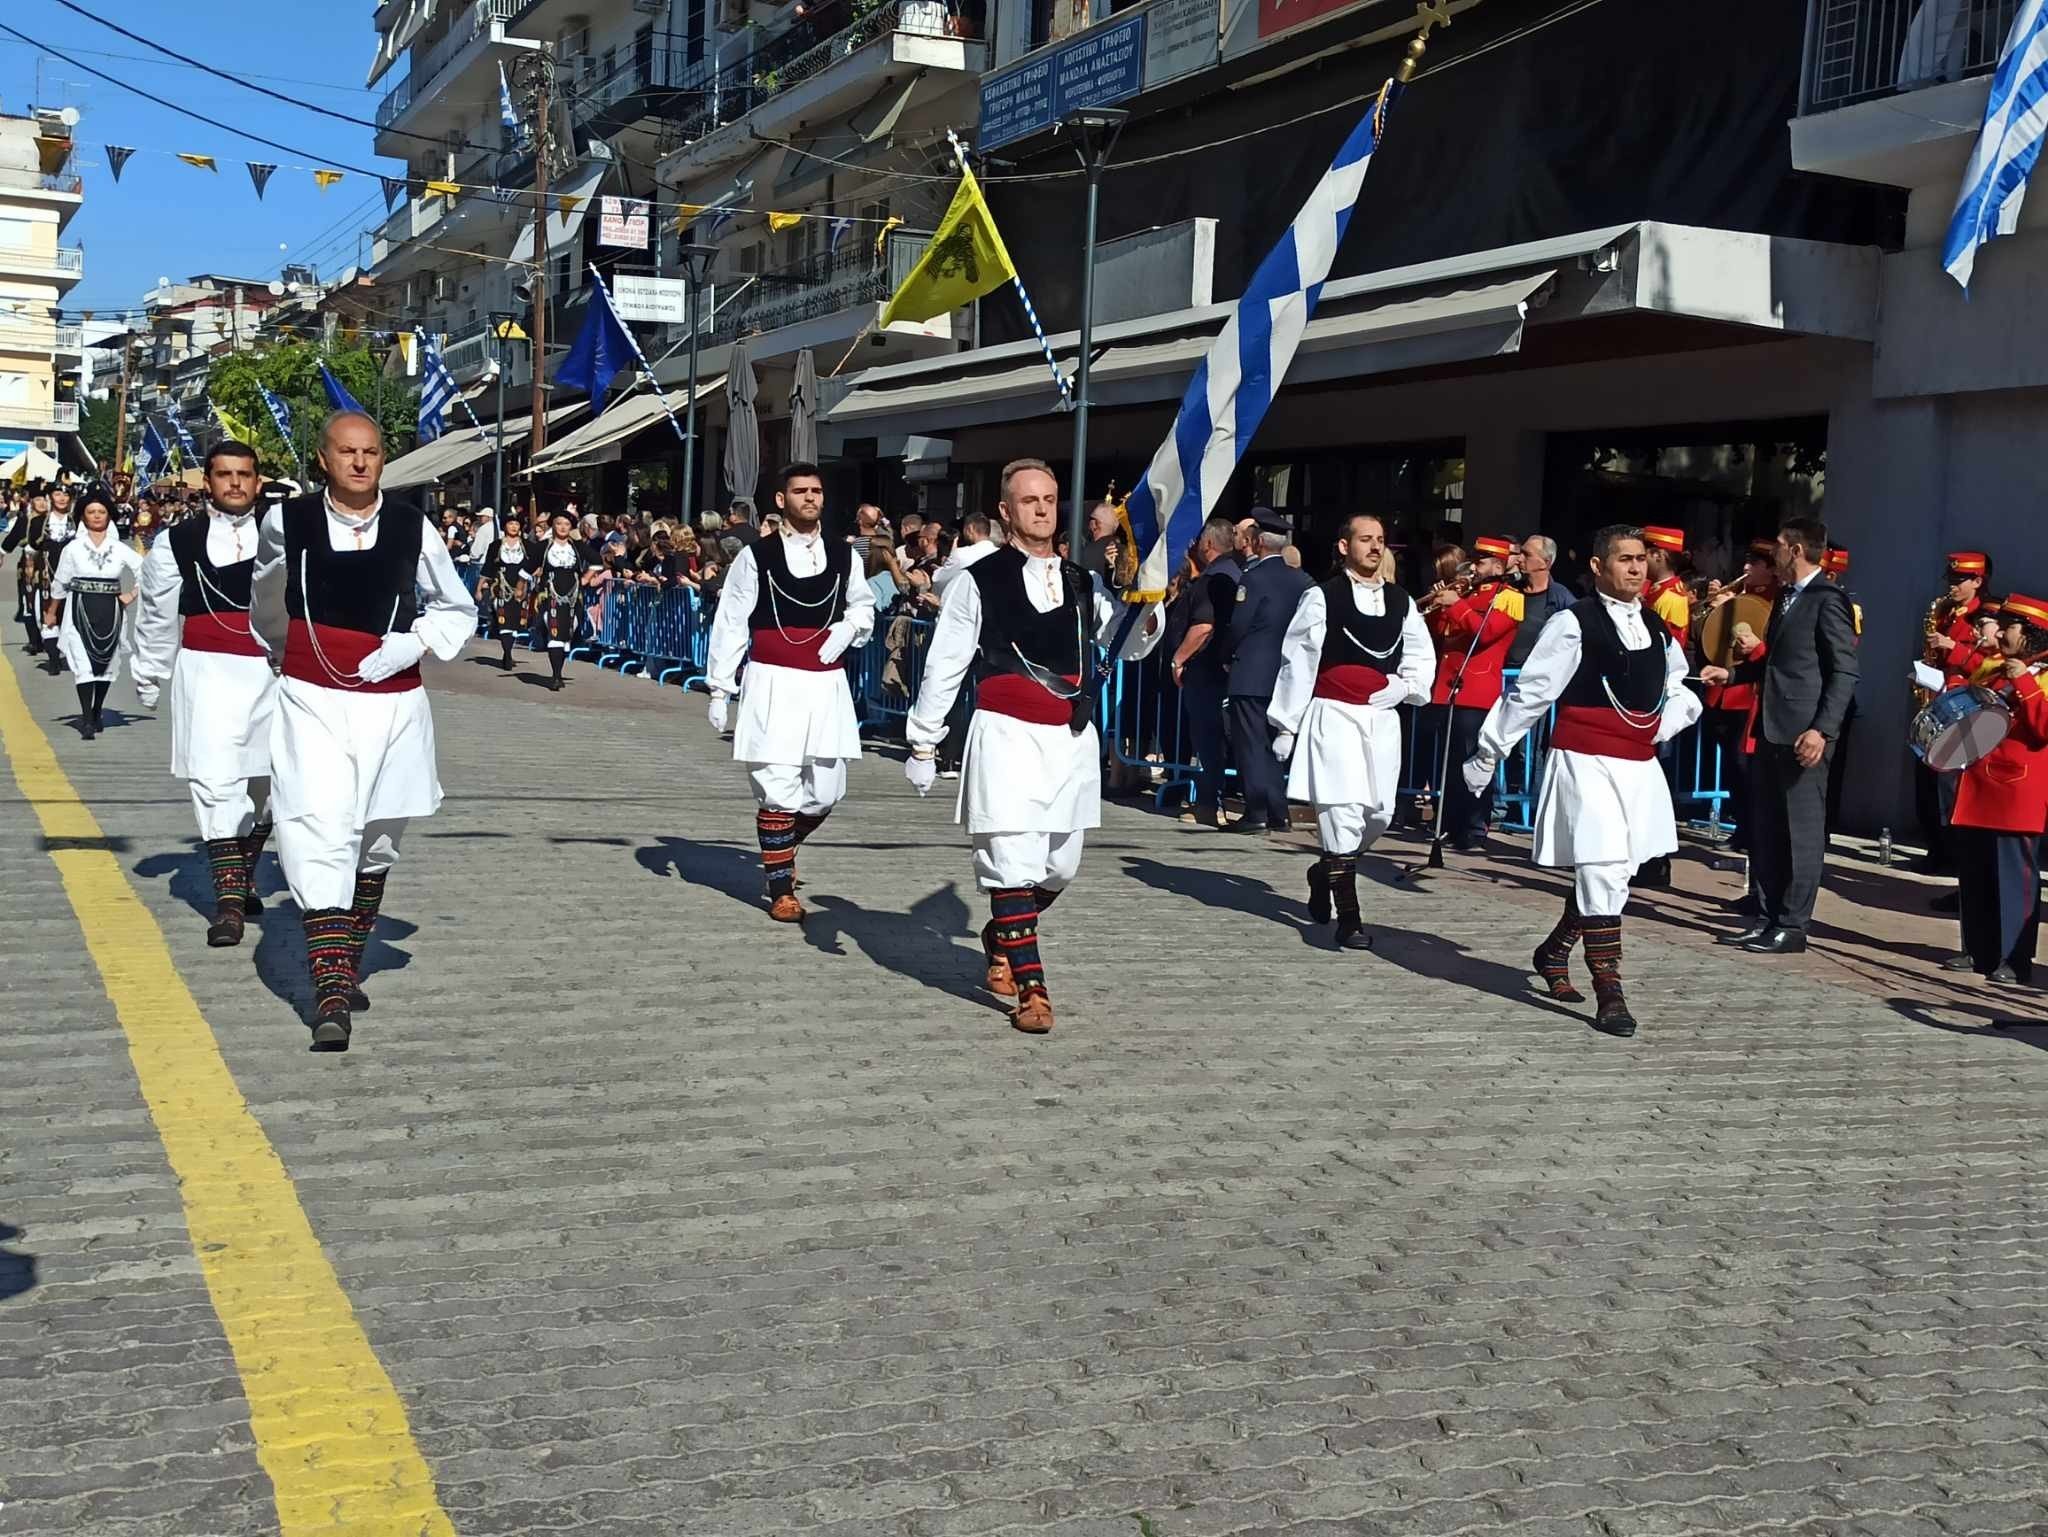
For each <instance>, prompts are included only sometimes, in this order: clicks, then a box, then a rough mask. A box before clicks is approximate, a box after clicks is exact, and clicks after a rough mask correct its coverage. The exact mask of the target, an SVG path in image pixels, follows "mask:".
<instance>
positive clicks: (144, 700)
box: [135, 678, 158, 710]
mask: <svg viewBox="0 0 2048 1537" xmlns="http://www.w3.org/2000/svg"><path fill="white" fill-rule="evenodd" d="M157 688H158V685H157V684H154V683H144V682H143V681H142V680H141V679H140V678H138V679H136V680H135V702H136V703H137V704H139V705H141V706H142V708H143V709H145V710H154V709H155V708H156V699H157Z"/></svg>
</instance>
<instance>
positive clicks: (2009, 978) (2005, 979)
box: [1984, 965, 2020, 987]
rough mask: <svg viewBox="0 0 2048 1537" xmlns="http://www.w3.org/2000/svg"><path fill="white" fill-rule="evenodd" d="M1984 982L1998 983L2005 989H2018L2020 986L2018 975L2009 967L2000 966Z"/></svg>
mask: <svg viewBox="0 0 2048 1537" xmlns="http://www.w3.org/2000/svg"><path fill="white" fill-rule="evenodd" d="M1984 980H1985V981H1987V982H2000V983H2003V984H2004V985H2005V986H2007V987H2018V986H2019V985H2020V979H2019V975H2018V973H2016V972H2015V971H2014V970H2013V969H2012V967H2011V966H2010V965H2004V966H2000V967H1999V968H1998V969H1997V970H1996V971H1994V972H1992V973H1991V975H1990V976H1988V977H1986V978H1985V979H1984Z"/></svg>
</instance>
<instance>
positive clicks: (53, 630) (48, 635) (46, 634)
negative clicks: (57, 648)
mask: <svg viewBox="0 0 2048 1537" xmlns="http://www.w3.org/2000/svg"><path fill="white" fill-rule="evenodd" d="M56 638H57V627H56V626H55V625H54V624H46V625H44V626H43V639H44V640H55V639H56Z"/></svg>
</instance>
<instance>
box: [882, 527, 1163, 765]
mask: <svg viewBox="0 0 2048 1537" xmlns="http://www.w3.org/2000/svg"><path fill="white" fill-rule="evenodd" d="M1092 580H1093V583H1094V588H1095V591H1094V594H1093V596H1094V602H1093V605H1092V608H1093V614H1092V617H1093V619H1094V622H1095V640H1096V644H1098V645H1103V646H1106V645H1108V644H1109V643H1110V641H1111V639H1112V638H1113V637H1114V635H1115V632H1116V629H1117V626H1118V625H1119V624H1120V623H1121V622H1122V619H1123V612H1124V608H1123V605H1122V604H1121V603H1118V602H1117V601H1116V600H1115V599H1114V598H1112V597H1111V596H1110V595H1109V589H1108V588H1107V587H1106V586H1105V585H1104V584H1103V580H1102V578H1101V577H1099V576H1098V577H1095V578H1093V579H1092ZM1024 595H1025V596H1026V597H1027V598H1028V599H1030V601H1031V606H1032V607H1033V608H1035V609H1037V610H1038V612H1039V613H1041V614H1046V613H1050V612H1052V610H1054V609H1056V608H1058V607H1059V606H1060V605H1061V604H1062V603H1064V602H1065V601H1066V585H1065V581H1064V579H1063V578H1062V577H1061V575H1060V561H1059V558H1058V557H1057V556H1052V555H1032V556H1027V557H1026V568H1025V572H1024ZM1161 607H1162V605H1160V604H1158V603H1154V604H1153V605H1152V606H1151V609H1150V610H1149V612H1147V614H1146V615H1145V618H1144V619H1143V621H1141V622H1140V623H1139V624H1137V625H1136V626H1134V627H1133V628H1132V630H1131V636H1130V639H1129V641H1127V642H1126V643H1125V645H1124V651H1123V654H1124V657H1125V658H1126V659H1134V658H1138V657H1142V656H1146V655H1149V654H1150V653H1151V650H1152V648H1153V647H1154V646H1156V645H1158V644H1159V635H1160V624H1159V613H1160V609H1161ZM980 645H981V587H980V585H979V584H978V583H975V582H954V583H953V584H952V585H951V586H950V587H948V588H947V589H946V596H945V599H944V601H943V602H941V603H940V605H939V617H938V620H937V622H936V623H935V624H934V625H933V626H932V637H931V640H930V641H929V642H928V643H927V644H926V646H925V653H924V681H923V683H922V684H921V685H920V687H919V688H918V691H917V700H916V702H915V703H914V704H913V705H912V706H911V711H910V719H909V721H908V723H907V724H906V725H905V727H904V736H905V737H906V738H907V739H908V741H909V743H910V745H911V746H912V747H936V746H938V744H939V743H940V742H942V741H944V740H945V739H946V717H947V715H949V714H950V713H951V712H952V709H953V701H954V700H955V699H956V698H958V697H959V694H960V685H961V684H962V683H963V682H965V681H966V678H967V669H968V668H969V667H971V666H973V665H974V654H975V652H976V651H977V650H978V649H979V648H980Z"/></svg>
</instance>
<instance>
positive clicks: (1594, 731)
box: [1550, 704, 1657, 763]
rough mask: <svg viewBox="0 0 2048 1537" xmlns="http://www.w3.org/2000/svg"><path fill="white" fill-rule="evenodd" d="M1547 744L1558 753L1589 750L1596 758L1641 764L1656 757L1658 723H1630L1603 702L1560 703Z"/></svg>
mask: <svg viewBox="0 0 2048 1537" xmlns="http://www.w3.org/2000/svg"><path fill="white" fill-rule="evenodd" d="M1550 745H1551V748H1552V749H1553V750H1555V751H1559V752H1582V753H1591V754H1592V755H1594V756H1595V757H1600V758H1627V759H1629V760H1630V761H1632V762H1636V763H1641V762H1644V761H1646V760H1647V759H1650V758H1654V757H1656V756H1657V722H1656V721H1654V720H1653V721H1651V722H1650V723H1649V725H1647V726H1637V725H1631V724H1630V723H1629V722H1628V721H1626V720H1624V719H1623V718H1622V716H1621V714H1620V713H1619V712H1618V711H1616V710H1615V709H1613V708H1612V707H1611V706H1609V705H1604V704H1592V705H1588V704H1567V705H1559V706H1558V709H1557V726H1556V728H1555V729H1554V730H1552V732H1551V733H1550Z"/></svg>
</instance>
